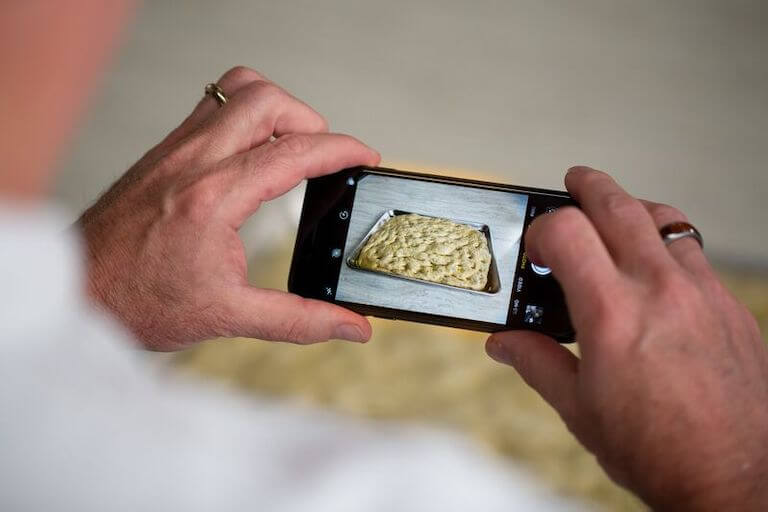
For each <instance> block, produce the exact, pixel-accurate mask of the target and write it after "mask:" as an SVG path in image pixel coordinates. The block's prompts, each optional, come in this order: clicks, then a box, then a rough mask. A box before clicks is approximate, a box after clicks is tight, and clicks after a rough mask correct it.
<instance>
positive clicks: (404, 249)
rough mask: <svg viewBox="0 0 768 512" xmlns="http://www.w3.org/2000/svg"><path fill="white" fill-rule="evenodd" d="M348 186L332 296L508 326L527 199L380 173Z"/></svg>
mask: <svg viewBox="0 0 768 512" xmlns="http://www.w3.org/2000/svg"><path fill="white" fill-rule="evenodd" d="M347 184H348V185H353V184H354V185H355V186H356V187H357V189H356V192H355V199H354V203H353V204H352V208H351V212H349V215H348V217H347V218H344V219H342V220H343V221H345V222H348V223H349V228H348V231H347V236H346V243H345V245H344V248H343V249H342V253H341V258H342V264H341V270H340V272H339V278H338V283H337V286H336V294H335V297H336V299H337V300H340V301H345V302H351V303H359V304H368V305H373V306H381V307H386V308H393V309H399V310H407V311H413V312H419V313H429V314H434V315H441V316H449V317H454V318H464V319H469V320H476V321H481V322H489V323H494V324H505V323H506V321H507V316H508V313H509V306H510V300H511V298H512V293H513V288H514V285H515V270H516V268H517V262H518V256H519V253H520V245H521V236H522V233H523V226H524V223H525V219H526V208H527V206H528V195H527V194H521V193H516V192H510V191H505V190H496V189H491V188H480V187H472V186H468V185H467V186H465V185H458V184H450V183H441V182H438V181H426V180H418V179H409V178H402V177H397V176H388V175H381V174H361V175H360V176H358V178H357V180H356V182H355V180H354V179H352V178H349V180H348V181H347ZM526 315H527V312H526ZM539 318H540V316H539Z"/></svg>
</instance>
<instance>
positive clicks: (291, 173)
mask: <svg viewBox="0 0 768 512" xmlns="http://www.w3.org/2000/svg"><path fill="white" fill-rule="evenodd" d="M380 159H381V157H380V156H379V154H378V152H376V151H374V150H373V149H371V148H369V147H368V146H366V145H365V144H363V143H362V142H360V141H359V140H357V139H355V138H354V137H351V136H349V135H342V134H338V133H316V134H290V135H284V136H283V137H280V138H278V139H276V140H275V141H274V142H271V143H268V144H264V145H263V146H259V147H257V148H254V149H252V150H250V151H247V152H246V153H242V154H240V155H235V156H234V157H232V158H230V159H229V160H228V161H227V162H226V167H228V168H229V169H228V170H227V171H225V172H228V173H229V177H228V179H227V180H226V181H227V185H226V186H227V188H228V189H229V190H231V191H232V192H231V193H232V194H234V195H235V197H234V200H231V201H228V204H227V208H228V212H227V214H228V216H229V218H230V220H231V222H232V223H233V224H234V226H235V227H238V228H239V226H240V225H242V223H243V222H244V221H245V219H247V218H248V216H250V215H251V214H252V213H253V212H255V211H256V209H257V208H258V207H259V205H260V204H261V203H262V202H264V201H269V200H271V199H274V198H276V197H279V196H281V195H283V194H285V193H286V192H288V191H289V190H291V189H292V188H294V187H295V186H296V185H298V184H299V183H301V182H302V181H303V180H304V179H306V178H314V177H317V176H323V175H325V174H332V173H334V172H337V171H340V170H342V169H346V168H348V167H356V166H359V165H366V166H371V167H372V166H376V165H378V163H379V160H380Z"/></svg>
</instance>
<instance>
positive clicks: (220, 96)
mask: <svg viewBox="0 0 768 512" xmlns="http://www.w3.org/2000/svg"><path fill="white" fill-rule="evenodd" d="M205 94H206V95H207V96H210V97H211V98H213V99H215V100H216V103H218V104H219V107H223V106H224V104H225V103H226V102H227V95H226V94H224V91H223V90H222V89H221V87H219V86H218V85H217V84H208V85H206V86H205Z"/></svg>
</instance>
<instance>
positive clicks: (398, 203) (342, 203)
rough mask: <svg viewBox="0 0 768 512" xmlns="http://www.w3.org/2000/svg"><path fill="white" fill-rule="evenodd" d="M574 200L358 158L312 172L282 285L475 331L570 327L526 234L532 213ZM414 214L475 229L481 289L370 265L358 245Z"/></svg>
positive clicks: (559, 331) (564, 333)
mask: <svg viewBox="0 0 768 512" xmlns="http://www.w3.org/2000/svg"><path fill="white" fill-rule="evenodd" d="M566 205H570V206H576V203H575V201H574V200H573V199H572V198H571V197H570V196H569V195H568V194H567V193H566V192H561V191H555V190H544V189H536V188H529V187H519V186H513V185H505V184H500V183H489V182H483V181H476V180H468V179H460V178H450V177H445V176H436V175H430V174H422V173H413V172H405V171H399V170H395V169H385V168H379V167H377V168H372V167H355V168H351V169H345V170H343V171H340V172H338V173H336V174H332V175H328V176H323V177H319V178H313V179H310V180H308V182H307V189H306V193H305V196H304V205H303V208H302V212H301V221H300V223H299V228H298V233H297V236H296V245H295V248H294V253H293V260H292V262H291V271H290V275H289V278H288V290H289V291H291V292H292V293H296V294H298V295H301V296H303V297H307V298H313V299H320V300H324V301H328V302H332V303H335V304H338V305H341V306H343V307H346V308H348V309H351V310H353V311H356V312H359V313H361V314H364V315H372V316H377V317H381V318H388V319H394V320H407V321H413V322H422V323H428V324H435V325H444V326H450V327H457V328H462V329H470V330H476V331H485V332H496V331H504V330H510V329H528V330H535V331H539V332H542V333H545V334H548V335H550V336H552V337H554V338H555V339H557V340H558V341H561V342H569V341H573V337H574V331H573V327H572V326H571V322H570V319H569V316H568V311H567V309H566V305H565V299H564V296H563V292H562V289H561V288H560V285H559V284H558V283H557V281H556V280H555V278H554V277H553V276H552V274H551V272H550V271H549V269H548V268H546V267H539V266H537V265H535V264H534V263H533V262H531V261H530V260H529V259H528V258H527V257H526V253H525V242H524V237H523V234H524V233H525V230H526V228H527V227H528V225H529V224H530V222H531V221H532V220H533V219H534V218H536V216H538V215H542V214H546V213H548V212H551V211H554V210H555V209H557V208H559V207H561V206H566ZM409 213H415V214H418V215H421V216H425V217H438V218H444V219H448V220H450V221H453V222H455V223H458V224H465V225H467V226H469V227H471V228H474V229H477V230H478V231H480V232H481V233H482V234H483V236H484V237H486V239H487V242H488V249H489V251H490V253H491V264H490V268H489V273H488V279H487V280H486V285H485V287H484V288H483V289H482V290H473V289H468V288H464V287H460V286H452V285H448V284H442V283H435V282H430V281H427V280H422V279H415V278H409V277H406V276H402V275H398V274H396V273H387V272H381V271H372V270H370V269H367V268H361V267H360V266H358V265H357V260H356V254H357V253H358V251H360V250H361V248H362V246H363V245H364V243H365V242H366V241H367V239H368V237H370V236H372V235H373V233H374V232H375V231H376V230H377V229H378V228H379V227H381V226H382V225H383V224H384V223H385V222H386V221H387V220H389V219H391V218H392V217H395V216H397V215H404V214H409Z"/></svg>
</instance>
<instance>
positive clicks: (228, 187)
mask: <svg viewBox="0 0 768 512" xmlns="http://www.w3.org/2000/svg"><path fill="white" fill-rule="evenodd" d="M219 85H220V87H221V88H222V89H223V90H224V91H227V95H228V97H229V101H228V102H227V104H226V105H224V106H223V107H221V108H219V107H218V105H217V104H216V102H215V101H214V100H213V99H212V98H208V97H206V98H203V100H202V101H201V102H200V103H199V104H198V106H197V107H196V108H195V110H194V111H193V112H192V114H191V115H190V116H189V117H188V118H187V119H186V120H185V121H184V122H183V123H182V124H181V125H180V126H179V127H178V128H177V129H176V130H174V131H173V132H172V133H171V134H170V135H168V137H166V139H165V140H163V141H162V142H161V143H160V144H158V145H157V146H155V147H154V148H152V149H151V150H150V151H149V152H148V153H147V154H146V155H145V156H144V157H143V158H142V159H141V160H139V161H138V162H137V163H136V165H134V166H133V167H132V168H131V169H130V170H129V171H128V172H127V173H126V174H125V176H123V177H122V178H121V179H120V180H119V181H118V182H117V183H116V184H115V185H114V186H113V187H112V188H111V189H110V190H109V191H108V192H107V193H106V194H105V195H104V196H103V197H102V198H101V199H100V200H99V201H98V202H97V203H96V204H95V205H94V206H93V207H92V208H90V209H89V210H88V211H86V212H85V213H84V214H83V216H82V218H81V219H80V225H81V226H82V229H83V233H84V234H85V239H86V242H87V247H88V255H89V258H88V261H89V268H90V280H89V292H90V294H91V296H92V297H94V298H95V299H96V300H97V301H98V302H99V303H101V304H103V305H104V306H106V307H107V308H108V309H110V310H111V311H112V312H113V313H114V314H116V315H117V316H118V317H119V318H120V319H122V321H123V322H124V323H125V324H126V325H128V327H130V328H131V330H132V331H133V332H134V334H135V335H136V336H137V337H138V338H139V339H140V340H141V341H142V342H143V343H144V345H145V346H146V347H147V348H151V349H153V350H175V349H179V348H182V347H184V346H186V345H188V344H190V343H194V342H196V341H200V340H203V339H209V338H214V337H217V336H247V337H251V338H259V339H264V340H279V341H291V342H296V343H312V342H317V341H325V340H328V339H330V338H341V339H347V340H351V341H359V342H362V341H367V340H368V338H369V337H370V335H371V327H370V324H369V323H368V321H367V320H366V319H365V318H364V317H362V316H360V315H358V314H356V313H353V312H351V311H348V310H346V309H343V308H341V307H338V306H335V305H332V304H329V303H327V302H323V301H316V300H308V299H304V298H301V297H299V296H297V295H293V294H289V293H285V292H281V291H276V290H266V289H262V288H256V287H253V286H251V285H249V284H248V281H247V275H246V274H247V265H246V257H245V250H244V247H243V244H242V242H241V240H240V238H239V236H238V234H237V231H238V229H239V228H240V226H242V224H243V222H245V220H246V219H247V218H248V217H250V216H251V215H253V213H254V212H256V211H257V210H258V208H259V205H261V203H262V202H264V201H269V200H270V199H274V198H275V197H278V196H280V195H282V194H284V193H286V192H288V191H289V190H290V189H292V188H294V187H295V186H296V185H298V184H299V183H300V182H301V181H302V180H304V179H305V178H310V177H314V176H320V175H322V174H328V173H331V172H335V171H338V170H340V169H343V168H347V167H352V166H355V165H377V164H378V162H379V154H378V153H377V152H375V151H373V150H372V149H370V148H368V147H367V146H365V145H364V144H362V143H361V142H359V141H357V140H356V139H354V138H352V137H349V136H347V135H339V134H329V133H327V132H328V125H327V123H326V121H325V119H323V117H322V116H320V114H318V113H317V112H315V111H314V110H312V109H311V108H310V107H309V106H307V105H306V104H304V103H302V102H301V101H299V100H297V99H296V98H294V97H293V96H291V95H290V94H288V93H287V92H285V91H284V90H283V89H281V88H280V87H278V86H276V85H275V84H274V83H272V82H271V81H269V80H268V79H266V78H265V77H264V76H262V75H261V74H259V73H257V72H256V71H253V70H250V69H247V68H242V67H238V68H234V69H232V70H230V71H229V72H227V73H226V74H225V75H224V76H222V77H221V79H220V80H219Z"/></svg>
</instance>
